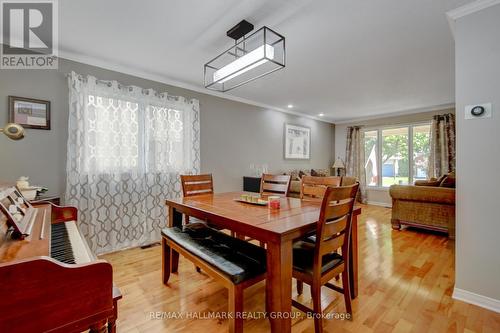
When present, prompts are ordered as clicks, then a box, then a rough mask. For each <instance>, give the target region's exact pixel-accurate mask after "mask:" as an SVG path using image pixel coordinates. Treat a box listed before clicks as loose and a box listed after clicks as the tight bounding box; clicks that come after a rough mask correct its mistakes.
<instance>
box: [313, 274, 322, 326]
mask: <svg viewBox="0 0 500 333" xmlns="http://www.w3.org/2000/svg"><path fill="white" fill-rule="evenodd" d="M311 291H312V300H313V311H314V332H315V333H323V319H322V318H321V317H322V313H323V312H322V310H321V286H318V285H317V284H315V283H313V285H312V286H311Z"/></svg>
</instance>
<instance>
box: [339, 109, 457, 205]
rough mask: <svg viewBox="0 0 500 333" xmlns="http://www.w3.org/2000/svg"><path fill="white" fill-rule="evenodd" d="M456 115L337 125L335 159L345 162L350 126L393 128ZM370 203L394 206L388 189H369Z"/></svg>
mask: <svg viewBox="0 0 500 333" xmlns="http://www.w3.org/2000/svg"><path fill="white" fill-rule="evenodd" d="M450 112H451V113H454V112H455V110H454V109H448V110H439V111H431V112H420V113H413V114H406V115H398V116H392V117H382V118H376V119H369V120H358V121H353V122H350V123H343V124H337V125H335V154H336V156H335V158H337V157H340V158H342V159H343V160H344V161H345V148H346V147H345V145H346V139H347V138H346V135H347V127H348V126H366V127H377V126H391V125H399V124H411V123H418V122H423V121H430V120H431V119H432V116H434V115H436V114H443V113H450ZM367 196H368V203H371V204H378V205H383V206H387V207H390V206H392V201H391V196H390V195H389V189H388V188H368V190H367Z"/></svg>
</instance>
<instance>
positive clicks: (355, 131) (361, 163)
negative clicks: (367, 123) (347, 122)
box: [345, 126, 367, 203]
mask: <svg viewBox="0 0 500 333" xmlns="http://www.w3.org/2000/svg"><path fill="white" fill-rule="evenodd" d="M363 136H364V134H363V131H362V130H361V128H360V127H358V126H354V127H347V140H346V152H345V156H346V163H345V167H346V175H347V176H350V177H356V178H357V180H358V182H359V193H358V201H360V202H361V203H366V201H367V196H366V174H365V147H364V137H363Z"/></svg>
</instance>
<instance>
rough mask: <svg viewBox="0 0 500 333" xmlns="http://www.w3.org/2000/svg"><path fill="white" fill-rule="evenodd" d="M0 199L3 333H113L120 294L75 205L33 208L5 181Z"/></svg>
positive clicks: (0, 326) (0, 187)
mask: <svg viewBox="0 0 500 333" xmlns="http://www.w3.org/2000/svg"><path fill="white" fill-rule="evenodd" d="M20 197H21V198H20ZM0 202H3V204H0V208H1V210H2V211H0V332H9V333H14V332H23V333H29V332H65V333H66V332H68V333H70V332H83V331H86V330H89V329H90V331H91V332H104V331H106V330H107V331H108V332H115V330H116V326H115V322H116V319H117V316H118V309H117V302H118V300H119V299H121V294H120V291H119V289H118V288H117V287H116V286H114V284H113V270H112V267H111V264H109V263H108V262H107V261H105V260H99V259H97V257H96V256H95V255H94V254H93V253H92V251H91V250H90V248H89V246H88V245H87V242H86V241H85V238H84V237H83V235H82V233H81V232H80V230H79V228H78V216H77V214H78V211H77V209H76V208H74V207H60V206H56V205H54V204H52V203H41V204H38V205H36V206H32V205H31V204H30V203H29V202H28V201H26V200H24V199H23V198H22V196H21V195H20V193H19V191H17V189H16V188H15V187H9V186H5V185H2V184H0ZM16 207H17V208H16ZM16 209H17V210H16Z"/></svg>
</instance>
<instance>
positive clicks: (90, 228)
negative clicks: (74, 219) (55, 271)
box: [65, 73, 200, 254]
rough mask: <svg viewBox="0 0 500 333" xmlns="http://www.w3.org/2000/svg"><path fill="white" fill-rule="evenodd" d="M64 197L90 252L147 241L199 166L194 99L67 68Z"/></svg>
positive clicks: (156, 232)
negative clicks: (188, 175)
mask: <svg viewBox="0 0 500 333" xmlns="http://www.w3.org/2000/svg"><path fill="white" fill-rule="evenodd" d="M68 81H69V123H68V133H69V134H68V155H67V166H66V173H67V178H66V196H65V199H66V204H68V205H72V206H76V207H77V208H78V211H79V215H78V216H79V217H78V220H79V221H78V222H79V224H80V227H81V230H82V232H83V233H84V235H85V236H86V238H87V241H88V242H89V245H90V247H91V248H92V250H93V251H95V253H97V254H101V253H106V252H111V251H117V250H120V249H124V248H128V247H134V246H140V245H145V244H150V243H152V242H155V241H158V240H159V239H160V230H161V228H162V227H163V226H165V223H166V220H167V209H166V207H165V199H167V198H169V197H170V198H171V197H179V196H181V188H180V179H179V175H180V174H181V173H199V167H200V148H199V146H200V129H199V103H198V101H197V100H190V101H188V100H185V99H184V98H182V97H172V96H168V95H167V94H166V93H163V94H158V93H156V92H155V91H153V90H145V89H142V88H139V87H128V86H123V85H121V84H119V83H118V82H116V81H112V82H108V81H99V80H96V78H94V77H92V76H88V77H82V76H80V75H77V74H75V73H71V75H70V77H69V79H68Z"/></svg>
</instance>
